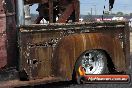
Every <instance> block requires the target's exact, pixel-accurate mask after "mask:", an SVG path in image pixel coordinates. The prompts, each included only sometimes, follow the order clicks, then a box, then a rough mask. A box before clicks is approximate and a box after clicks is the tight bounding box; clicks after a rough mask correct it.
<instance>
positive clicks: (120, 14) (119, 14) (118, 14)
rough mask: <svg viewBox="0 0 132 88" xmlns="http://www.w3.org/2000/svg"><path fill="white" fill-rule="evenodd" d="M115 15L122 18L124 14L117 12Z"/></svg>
mask: <svg viewBox="0 0 132 88" xmlns="http://www.w3.org/2000/svg"><path fill="white" fill-rule="evenodd" d="M116 15H117V16H123V15H124V13H123V12H117V13H116Z"/></svg>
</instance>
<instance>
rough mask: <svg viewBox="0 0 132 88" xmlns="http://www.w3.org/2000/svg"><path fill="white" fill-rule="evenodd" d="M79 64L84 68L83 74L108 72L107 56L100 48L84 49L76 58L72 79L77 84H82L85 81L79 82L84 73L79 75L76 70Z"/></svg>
mask: <svg viewBox="0 0 132 88" xmlns="http://www.w3.org/2000/svg"><path fill="white" fill-rule="evenodd" d="M90 54H91V55H90ZM80 66H81V67H82V68H83V69H84V70H85V75H90V74H107V73H109V71H108V67H107V56H106V54H105V52H103V51H102V50H90V51H86V52H84V53H82V54H81V56H80V57H79V58H78V60H77V62H76V64H75V69H74V74H73V79H74V81H75V80H76V82H77V83H78V84H84V83H85V82H81V81H82V79H84V80H85V78H84V75H80V73H79V71H78V69H79V67H80ZM101 66H102V67H101Z"/></svg>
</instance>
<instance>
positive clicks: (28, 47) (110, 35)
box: [19, 22, 129, 79]
mask: <svg viewBox="0 0 132 88" xmlns="http://www.w3.org/2000/svg"><path fill="white" fill-rule="evenodd" d="M127 30H129V29H127V27H125V22H119V23H118V22H115V23H113V22H110V23H105V22H104V23H103V22H102V23H97V22H95V23H82V24H81V23H80V24H77V23H75V24H49V25H25V26H21V28H20V32H19V46H20V61H19V63H20V66H19V67H20V70H23V69H24V70H25V71H26V72H27V74H28V75H29V77H30V79H37V78H43V77H49V76H54V77H58V76H59V77H62V78H64V79H67V78H68V79H71V76H72V72H73V69H74V65H75V62H76V60H77V59H78V58H79V56H80V55H81V54H82V53H83V52H85V51H86V50H91V49H101V50H104V51H105V52H106V53H107V54H108V55H109V56H110V57H111V59H112V62H113V64H114V66H115V68H116V70H117V71H126V69H127V68H128V66H127V64H128V63H129V58H128V57H129V37H125V36H127V35H128V34H129V31H127Z"/></svg>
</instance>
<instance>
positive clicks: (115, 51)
mask: <svg viewBox="0 0 132 88" xmlns="http://www.w3.org/2000/svg"><path fill="white" fill-rule="evenodd" d="M93 49H100V50H104V51H106V52H107V53H108V54H109V55H110V57H111V58H112V61H113V63H114V65H115V67H116V68H117V70H118V71H125V69H126V68H125V66H126V62H125V57H124V53H123V52H122V51H123V49H122V47H121V45H120V43H119V39H115V38H111V36H109V35H106V34H103V33H85V34H74V35H70V36H67V37H65V38H63V39H62V40H60V42H59V44H58V46H57V48H56V52H55V54H54V61H53V64H52V65H53V66H55V69H54V72H53V73H57V74H56V76H62V77H67V78H70V79H71V78H72V74H71V73H73V69H74V65H75V62H76V61H77V59H78V58H79V56H80V55H81V54H82V53H84V52H85V51H89V50H93ZM56 63H59V64H56Z"/></svg>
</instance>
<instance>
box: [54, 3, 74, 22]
mask: <svg viewBox="0 0 132 88" xmlns="http://www.w3.org/2000/svg"><path fill="white" fill-rule="evenodd" d="M74 10H75V9H74V3H70V4H69V5H68V6H67V7H66V10H65V11H64V12H63V13H62V14H61V16H60V17H59V19H58V21H57V23H66V21H67V20H68V18H69V16H70V15H71V14H72V12H73V11H74Z"/></svg>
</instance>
